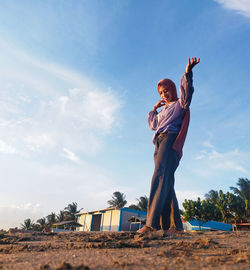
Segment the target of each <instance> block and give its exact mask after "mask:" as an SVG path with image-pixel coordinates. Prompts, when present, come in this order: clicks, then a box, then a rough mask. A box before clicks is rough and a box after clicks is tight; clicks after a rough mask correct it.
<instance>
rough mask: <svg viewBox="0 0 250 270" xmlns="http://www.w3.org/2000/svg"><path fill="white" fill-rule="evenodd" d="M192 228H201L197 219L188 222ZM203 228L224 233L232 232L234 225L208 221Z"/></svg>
mask: <svg viewBox="0 0 250 270" xmlns="http://www.w3.org/2000/svg"><path fill="white" fill-rule="evenodd" d="M187 222H188V223H189V224H190V225H191V226H192V227H199V222H198V221H197V220H196V219H193V220H189V221H187ZM201 226H202V227H205V228H209V229H213V230H222V231H230V230H232V224H227V223H223V222H218V221H213V220H210V221H207V222H204V223H202V224H201Z"/></svg>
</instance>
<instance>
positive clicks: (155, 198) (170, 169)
mask: <svg viewBox="0 0 250 270" xmlns="http://www.w3.org/2000/svg"><path fill="white" fill-rule="evenodd" d="M176 137H177V134H175V133H168V132H165V133H161V134H159V135H158V137H157V140H156V143H155V153H154V162H155V170H154V174H153V177H152V182H151V191H150V196H149V201H148V210H147V223H146V225H147V226H149V227H152V228H154V229H157V230H158V229H163V230H168V229H169V228H171V227H175V228H176V229H177V230H183V225H182V222H181V218H180V213H179V206H178V202H177V198H176V195H175V190H174V182H175V179H174V173H175V170H176V169H177V167H178V165H179V157H178V154H177V152H176V151H175V150H173V143H174V141H175V139H176Z"/></svg>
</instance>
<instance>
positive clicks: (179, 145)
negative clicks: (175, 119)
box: [157, 79, 190, 159]
mask: <svg viewBox="0 0 250 270" xmlns="http://www.w3.org/2000/svg"><path fill="white" fill-rule="evenodd" d="M160 86H164V87H165V88H167V89H168V90H169V91H170V93H171V96H172V100H171V101H177V100H178V97H177V91H176V86H175V83H174V82H173V81H172V80H170V79H162V80H160V81H159V82H158V85H157V89H158V91H159V87H160ZM189 122H190V109H189V108H188V110H187V111H186V112H185V114H184V116H183V120H182V123H181V129H180V131H179V133H178V135H177V137H176V139H175V141H174V144H173V149H174V150H175V151H177V153H178V155H179V158H180V159H181V157H182V149H183V146H184V143H185V139H186V136H187V131H188V126H189Z"/></svg>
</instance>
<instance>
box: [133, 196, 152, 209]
mask: <svg viewBox="0 0 250 270" xmlns="http://www.w3.org/2000/svg"><path fill="white" fill-rule="evenodd" d="M136 200H137V201H138V203H137V204H131V205H130V206H129V208H131V209H135V210H139V211H144V212H147V207H148V197H147V196H146V195H145V196H141V197H140V198H139V199H136Z"/></svg>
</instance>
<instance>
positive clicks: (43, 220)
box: [36, 217, 47, 231]
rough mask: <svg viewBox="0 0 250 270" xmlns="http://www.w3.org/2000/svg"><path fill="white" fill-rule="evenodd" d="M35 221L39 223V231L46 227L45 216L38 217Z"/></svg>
mask: <svg viewBox="0 0 250 270" xmlns="http://www.w3.org/2000/svg"><path fill="white" fill-rule="evenodd" d="M36 222H37V223H38V224H39V226H40V230H41V231H42V230H44V229H45V228H46V225H47V224H46V218H45V217H43V218H39V219H38V220H37V221H36Z"/></svg>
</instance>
